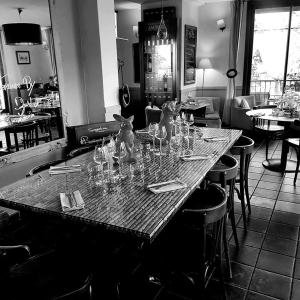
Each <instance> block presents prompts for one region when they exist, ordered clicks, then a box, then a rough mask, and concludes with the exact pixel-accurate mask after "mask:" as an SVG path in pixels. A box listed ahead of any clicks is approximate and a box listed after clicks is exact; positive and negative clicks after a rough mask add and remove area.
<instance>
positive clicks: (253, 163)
mask: <svg viewBox="0 0 300 300" xmlns="http://www.w3.org/2000/svg"><path fill="white" fill-rule="evenodd" d="M250 167H255V168H261V167H262V162H260V161H253V160H251V162H250Z"/></svg>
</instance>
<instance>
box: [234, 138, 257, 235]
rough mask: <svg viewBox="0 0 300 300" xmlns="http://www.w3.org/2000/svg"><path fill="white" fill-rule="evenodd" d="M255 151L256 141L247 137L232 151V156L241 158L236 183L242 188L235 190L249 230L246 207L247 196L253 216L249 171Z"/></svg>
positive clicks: (239, 141) (241, 139)
mask: <svg viewBox="0 0 300 300" xmlns="http://www.w3.org/2000/svg"><path fill="white" fill-rule="evenodd" d="M253 150H254V141H253V140H252V139H250V138H249V137H247V136H243V135H242V136H241V137H240V138H239V139H238V140H237V141H236V142H235V144H234V145H233V147H232V148H231V149H230V152H231V154H233V155H239V157H240V166H239V171H238V173H239V176H238V178H237V179H236V183H239V184H240V188H239V189H238V188H237V187H235V190H236V191H237V192H238V197H239V199H240V200H241V206H242V213H243V221H244V228H245V229H247V220H246V205H245V196H246V199H247V206H248V211H249V214H251V206H250V196H249V186H248V171H249V165H250V160H251V154H252V152H253Z"/></svg>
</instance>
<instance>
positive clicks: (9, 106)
mask: <svg viewBox="0 0 300 300" xmlns="http://www.w3.org/2000/svg"><path fill="white" fill-rule="evenodd" d="M10 2H11V0H1V2H0V77H1V80H0V156H1V155H4V154H8V153H14V152H17V151H22V150H23V149H26V148H29V147H34V146H37V145H41V144H43V143H48V142H50V141H53V140H57V139H60V138H62V137H63V122H62V113H61V103H60V94H59V82H58V77H57V68H56V60H55V50H54V41H53V36H52V24H51V18H50V11H49V3H48V0H23V1H22V6H21V7H22V8H16V6H12V5H11V3H10ZM11 23H13V24H12V25H13V26H9V25H5V26H3V25H4V24H11ZM20 23H33V24H37V25H36V26H26V25H28V24H26V25H25V26H24V24H23V25H22V24H20ZM38 25H39V26H38ZM18 26H19V27H18ZM32 27H34V28H32ZM24 28H26V30H24ZM31 28H32V29H34V30H35V32H30V30H31ZM39 28H40V29H39ZM36 29H38V31H37V33H36ZM33 35H34V36H33ZM39 35H40V36H39ZM20 36H21V37H20ZM22 38H23V39H22ZM40 38H41V39H40ZM20 39H21V40H20ZM32 40H34V43H31V45H28V44H29V43H30V41H32ZM36 41H37V42H36ZM15 137H17V138H15Z"/></svg>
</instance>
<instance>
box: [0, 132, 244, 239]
mask: <svg viewBox="0 0 300 300" xmlns="http://www.w3.org/2000/svg"><path fill="white" fill-rule="evenodd" d="M202 130H203V133H204V135H203V136H204V137H209V136H222V137H225V136H226V137H228V140H227V141H218V142H205V141H204V140H203V139H201V140H197V141H196V143H195V145H193V144H191V147H193V149H194V153H206V154H211V158H210V159H208V160H201V161H200V160H198V161H190V162H183V161H181V160H178V161H177V160H176V159H175V158H174V157H171V156H162V157H161V158H160V157H156V158H155V159H154V160H152V161H151V162H147V163H146V166H145V181H146V182H153V180H154V177H155V176H154V173H155V172H158V173H157V175H158V176H160V177H159V179H158V180H159V181H166V180H170V179H175V178H179V179H180V180H181V181H183V182H185V183H186V184H187V188H185V189H182V190H177V191H173V192H167V193H161V194H153V193H152V192H150V191H149V190H148V189H146V188H145V187H143V186H137V185H133V184H130V181H129V179H125V180H124V181H123V182H122V183H120V184H118V185H116V186H115V188H114V189H113V190H112V191H110V192H108V193H106V194H103V190H102V189H101V188H100V187H97V186H96V187H95V186H91V185H90V184H89V183H88V174H87V167H86V166H87V164H88V163H89V162H91V161H92V156H93V153H91V152H90V153H87V154H83V155H81V156H78V157H75V158H73V159H71V160H69V161H67V164H70V165H71V164H80V165H81V166H82V168H83V171H82V172H80V173H73V174H69V175H67V176H66V175H54V176H53V175H52V176H50V175H49V172H48V171H47V170H46V171H43V172H40V173H39V174H37V175H34V176H32V177H30V178H24V179H23V180H20V181H18V182H15V183H13V184H11V185H9V186H6V187H4V188H2V189H0V198H1V199H0V205H2V206H5V207H8V208H13V209H18V210H20V211H27V212H31V213H34V214H38V215H44V216H45V217H47V216H48V217H50V216H56V217H59V218H61V219H67V220H73V221H75V222H81V223H84V224H86V225H95V226H101V227H105V228H107V229H109V230H113V231H118V232H122V233H124V234H129V235H133V236H135V237H137V238H140V239H143V240H144V241H147V242H152V241H153V240H154V238H155V237H156V236H157V235H158V234H159V232H160V231H161V230H162V229H163V228H164V227H165V225H166V224H167V223H168V222H169V220H170V219H171V218H172V216H173V215H174V214H175V213H176V212H177V211H178V210H179V208H180V207H181V206H182V205H183V203H184V202H185V201H186V199H187V198H188V197H189V195H190V194H191V193H192V192H193V191H194V190H195V188H196V187H197V186H198V184H199V183H200V182H201V181H202V180H203V178H204V177H205V175H206V173H207V172H208V171H209V170H210V169H211V168H212V166H213V165H214V164H215V163H216V162H217V161H218V159H219V158H220V156H221V155H223V154H224V153H225V152H226V151H228V149H230V148H231V146H232V145H233V144H234V142H235V141H236V140H237V139H238V138H239V137H240V135H241V131H239V130H225V129H214V128H211V129H208V128H204V129H202ZM124 169H125V170H124V171H123V173H124V172H125V173H126V172H127V169H128V165H126V163H125V164H124ZM66 177H68V179H67V180H68V183H69V184H68V188H69V190H79V191H80V193H81V195H82V197H83V199H84V202H85V208H84V209H81V210H76V211H72V212H62V209H61V204H60V198H59V193H60V192H65V190H66ZM136 179H137V178H136Z"/></svg>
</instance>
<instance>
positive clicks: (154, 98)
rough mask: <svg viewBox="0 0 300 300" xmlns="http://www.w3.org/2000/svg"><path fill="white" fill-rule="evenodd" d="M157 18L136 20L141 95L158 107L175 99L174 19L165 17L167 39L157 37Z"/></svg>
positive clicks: (175, 24)
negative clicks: (142, 20) (153, 19)
mask: <svg viewBox="0 0 300 300" xmlns="http://www.w3.org/2000/svg"><path fill="white" fill-rule="evenodd" d="M159 17H160V15H159ZM159 23H160V20H157V21H152V22H140V23H139V39H140V40H139V43H140V52H141V53H140V54H141V55H140V58H141V98H142V99H143V100H144V101H145V103H146V104H148V103H151V104H152V105H157V106H161V105H162V104H163V103H164V102H165V101H168V100H174V99H175V98H176V28H177V21H176V18H166V20H165V23H166V26H167V29H168V37H167V39H159V38H158V37H157V30H158V27H159Z"/></svg>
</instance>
